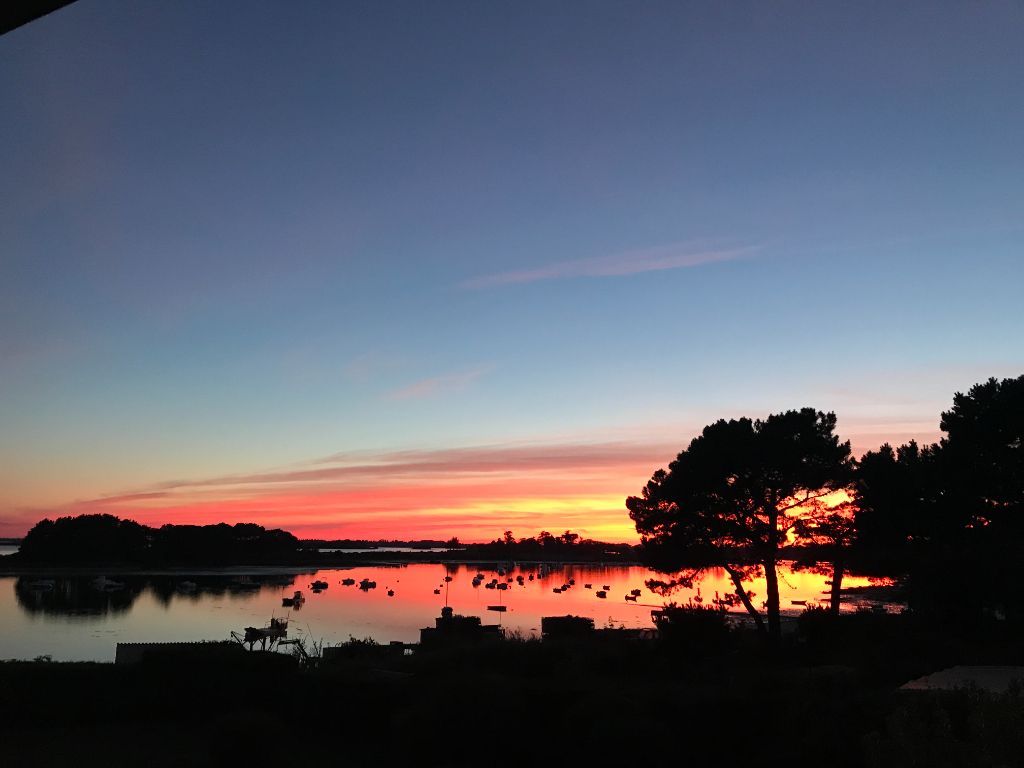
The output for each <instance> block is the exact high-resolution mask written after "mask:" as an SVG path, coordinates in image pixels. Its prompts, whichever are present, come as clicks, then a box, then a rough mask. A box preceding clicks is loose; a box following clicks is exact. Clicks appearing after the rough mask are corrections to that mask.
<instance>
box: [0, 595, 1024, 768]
mask: <svg viewBox="0 0 1024 768" xmlns="http://www.w3.org/2000/svg"><path fill="white" fill-rule="evenodd" d="M684 613H686V612H684ZM709 617H710V618H709ZM717 621H718V618H717V614H715V613H714V612H713V611H706V610H705V611H704V613H703V614H702V615H698V616H694V615H693V613H692V612H691V613H690V615H684V616H681V617H679V618H678V624H679V626H677V627H676V629H678V630H680V631H679V632H671V631H669V632H667V633H665V634H664V635H663V639H662V640H660V641H626V640H623V641H618V640H615V639H606V640H604V641H596V640H593V641H585V640H580V639H579V638H575V639H573V640H572V641H571V642H569V641H566V642H562V643H559V642H552V641H549V640H545V641H543V642H541V641H537V640H529V641H519V640H513V641H506V642H497V643H492V644H482V645H477V646H458V647H441V648H436V649H432V650H429V651H427V650H423V651H421V652H419V653H416V654H414V655H412V656H404V655H402V654H401V653H395V652H393V651H392V649H390V648H388V647H386V646H384V647H382V646H377V645H375V644H374V643H372V642H364V641H354V642H353V643H351V644H350V645H349V646H348V647H347V648H346V649H345V650H346V652H345V653H343V654H340V655H339V657H338V658H335V659H333V660H330V661H327V660H317V659H313V660H311V661H309V662H308V663H305V664H300V663H299V662H298V661H297V660H295V659H293V658H291V657H287V656H282V655H279V654H261V653H258V652H257V653H249V652H244V651H241V652H239V653H237V654H234V655H233V661H230V662H228V661H225V660H224V659H218V660H217V661H216V663H203V662H201V661H198V660H196V661H193V662H190V663H187V664H183V663H182V662H181V661H177V662H175V661H172V660H170V659H164V660H159V659H153V660H150V661H145V662H143V663H141V664H138V665H134V666H121V665H102V664H53V663H46V662H35V663H30V662H8V663H5V664H0V690H3V692H4V695H3V696H2V697H0V738H2V740H3V742H2V743H3V744H4V753H5V760H7V764H8V765H18V766H35V765H72V764H73V765H76V766H83V767H84V766H122V765H124V766H128V765H148V766H214V765H244V764H247V763H254V762H257V761H259V762H261V763H265V762H268V761H270V763H271V764H273V763H278V764H287V763H289V762H292V761H293V760H296V759H297V758H298V757H301V760H302V762H303V763H304V764H307V765H317V764H325V765H334V764H341V763H344V764H346V765H356V766H369V765H393V764H404V765H410V764H415V765H431V766H470V765H473V766H476V765H482V764H483V765H501V766H504V765H510V766H518V765H534V764H542V765H547V764H563V765H636V764H641V763H648V764H653V765H662V764H668V763H671V764H675V765H708V764H711V763H714V764H723V763H727V764H733V765H787V766H803V765H816V766H820V765H829V766H861V765H864V766H873V767H878V768H881V767H882V766H885V767H886V768H888V767H889V766H909V765H922V766H924V765H927V766H936V767H942V766H997V765H1007V766H1010V765H1019V764H1020V759H1021V758H1020V755H1021V754H1024V729H1021V727H1020V726H1021V723H1022V718H1024V697H1022V696H1021V692H1020V691H1011V692H1010V693H1007V694H983V693H981V692H977V691H960V692H951V693H907V692H899V691H898V690H897V689H898V687H899V686H900V685H901V684H902V683H904V682H906V681H907V680H909V679H911V678H914V677H916V676H918V675H921V674H924V673H927V672H930V671H932V670H935V669H938V668H942V667H945V666H949V665H952V664H958V663H989V664H992V663H1000V664H1021V663H1024V645H1022V644H1021V642H1020V639H1021V638H1020V636H1019V635H1017V634H1015V633H1013V632H1011V631H1009V629H1008V628H1007V627H1006V626H1005V625H1004V624H1003V623H996V622H991V623H986V624H984V625H978V624H975V623H968V624H963V625H959V626H958V627H953V628H946V629H945V630H944V631H942V632H938V631H937V628H936V627H934V626H931V625H929V624H928V623H926V622H922V621H921V620H920V619H918V618H917V617H915V616H913V615H910V614H907V615H891V614H874V613H865V614H857V615H850V616H842V617H834V616H831V615H829V614H828V613H827V612H825V611H817V612H813V611H812V612H809V613H808V614H807V615H805V616H804V617H803V618H802V619H801V622H800V627H799V630H798V631H797V632H796V633H794V634H793V635H787V636H786V638H785V639H784V641H783V643H782V644H781V646H780V647H778V648H776V649H774V650H769V649H768V648H767V646H766V645H765V644H764V643H763V642H762V640H761V638H760V637H759V636H758V634H757V633H755V632H753V631H750V630H736V629H729V628H725V629H724V634H723V627H722V626H718V627H717V628H713V629H712V628H710V627H709V626H708V625H709V624H716V623H717ZM694 625H700V626H699V627H697V626H694ZM709 630H710V631H709Z"/></svg>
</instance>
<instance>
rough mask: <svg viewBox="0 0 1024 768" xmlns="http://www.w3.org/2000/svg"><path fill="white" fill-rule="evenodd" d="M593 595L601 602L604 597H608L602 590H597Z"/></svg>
mask: <svg viewBox="0 0 1024 768" xmlns="http://www.w3.org/2000/svg"><path fill="white" fill-rule="evenodd" d="M594 594H596V595H597V596H598V597H600V598H601V599H602V600H604V599H605V598H606V597H608V593H607V592H605V591H604V590H603V589H599V590H597V592H595V593H594Z"/></svg>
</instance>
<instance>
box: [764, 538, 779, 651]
mask: <svg viewBox="0 0 1024 768" xmlns="http://www.w3.org/2000/svg"><path fill="white" fill-rule="evenodd" d="M764 580H765V582H766V586H767V590H768V595H767V600H766V602H767V603H768V609H767V610H768V634H769V635H771V637H772V638H774V639H776V640H777V639H778V638H779V637H781V636H782V624H781V622H780V621H779V574H778V573H776V571H775V557H774V556H772V557H769V558H766V559H765V562H764Z"/></svg>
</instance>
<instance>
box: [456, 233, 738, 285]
mask: <svg viewBox="0 0 1024 768" xmlns="http://www.w3.org/2000/svg"><path fill="white" fill-rule="evenodd" d="M754 250H755V249H754V248H752V247H747V248H732V249H724V250H699V251H695V250H693V248H692V247H689V248H688V247H687V246H685V245H679V244H677V245H666V246H660V247H657V248H646V249H643V250H634V251H624V252H622V253H616V254H612V255H610V256H596V257H592V258H587V259H574V260H572V261H559V262H555V263H553V264H547V265H544V266H540V267H536V268H534V269H524V270H517V271H511V272H499V273H497V274H492V275H481V276H479V277H473V278H470V279H468V280H465V281H463V282H462V283H461V284H460V287H462V288H469V289H480V288H495V287H498V286H502V285H517V284H522V283H536V282H539V281H541V280H559V279H564V278H571V277H621V276H623V275H636V274H640V273H642V272H659V271H663V270H667V269H686V268H688V267H699V266H702V265H704V264H715V263H718V262H724V261H735V260H736V259H740V258H743V257H744V256H747V255H750V254H751V253H752V252H753V251H754Z"/></svg>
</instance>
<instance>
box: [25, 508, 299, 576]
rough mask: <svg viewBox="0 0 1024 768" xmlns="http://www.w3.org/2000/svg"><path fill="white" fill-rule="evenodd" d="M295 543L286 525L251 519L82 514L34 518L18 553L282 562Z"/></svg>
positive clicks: (72, 558) (60, 559) (71, 559)
mask: <svg viewBox="0 0 1024 768" xmlns="http://www.w3.org/2000/svg"><path fill="white" fill-rule="evenodd" d="M297 548H298V539H296V538H295V537H294V536H293V535H292V534H290V533H288V532H287V531H282V530H280V529H274V530H269V531H268V530H266V529H265V528H263V527H262V526H259V525H254V524H252V523H237V524H236V525H227V524H226V523H220V524H218V525H203V526H198V525H165V526H162V527H161V528H157V529H154V528H150V527H148V526H144V525H140V524H139V523H136V522H134V521H132V520H121V519H119V518H117V517H114V516H113V515H81V516H78V517H61V518H58V519H57V520H42V521H41V522H39V523H36V525H34V526H33V527H32V530H30V531H29V532H28V534H27V535H26V536H25V539H24V541H23V542H22V544H21V549H20V550H19V552H18V555H17V557H18V560H19V561H21V562H24V563H43V564H61V565H64V564H74V565H89V564H96V565H110V564H136V565H137V564H171V563H183V564H184V563H187V564H207V565H221V564H238V563H246V564H254V563H268V562H275V563H287V562H291V561H292V560H294V558H295V554H296V550H297Z"/></svg>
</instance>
